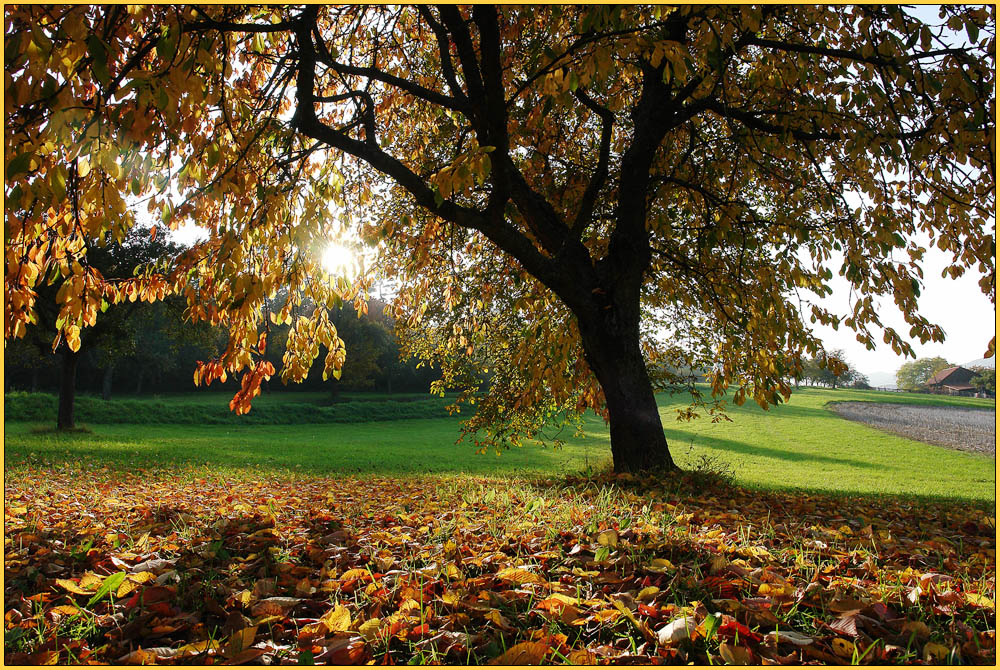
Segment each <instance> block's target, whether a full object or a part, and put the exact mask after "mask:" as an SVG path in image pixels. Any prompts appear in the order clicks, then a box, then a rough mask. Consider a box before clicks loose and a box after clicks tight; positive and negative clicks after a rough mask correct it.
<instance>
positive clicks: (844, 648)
mask: <svg viewBox="0 0 1000 670" xmlns="http://www.w3.org/2000/svg"><path fill="white" fill-rule="evenodd" d="M855 651H856V648H855V647H854V645H853V644H852V643H850V642H848V641H847V640H845V639H844V638H842V637H835V638H833V653H835V654H836V655H837V656H840V657H841V658H853V656H854V652H855Z"/></svg>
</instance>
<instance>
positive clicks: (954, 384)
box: [927, 365, 976, 395]
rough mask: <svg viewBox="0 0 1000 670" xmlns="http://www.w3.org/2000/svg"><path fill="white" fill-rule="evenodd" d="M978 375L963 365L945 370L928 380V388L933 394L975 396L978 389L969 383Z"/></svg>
mask: <svg viewBox="0 0 1000 670" xmlns="http://www.w3.org/2000/svg"><path fill="white" fill-rule="evenodd" d="M975 376H976V373H975V372H973V371H972V370H969V369H968V368H963V367H962V366H961V365H956V366H954V367H950V368H945V369H944V370H941V371H940V372H938V373H937V374H936V375H934V376H933V377H931V378H930V379H928V380H927V388H928V389H929V390H930V392H931V393H942V394H944V395H973V394H974V393H975V392H976V387H975V386H973V385H972V384H970V383H969V382H970V381H971V380H972V378H973V377H975Z"/></svg>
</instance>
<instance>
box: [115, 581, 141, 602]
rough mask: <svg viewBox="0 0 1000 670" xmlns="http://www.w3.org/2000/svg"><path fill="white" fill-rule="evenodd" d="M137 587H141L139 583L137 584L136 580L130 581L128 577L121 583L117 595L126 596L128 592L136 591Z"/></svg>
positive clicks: (118, 596) (119, 596)
mask: <svg viewBox="0 0 1000 670" xmlns="http://www.w3.org/2000/svg"><path fill="white" fill-rule="evenodd" d="M137 588H139V585H138V584H136V583H135V582H130V581H129V580H127V579H126V580H124V581H123V582H122V583H121V584H119V586H118V590H117V591H116V592H115V597H116V598H124V597H125V596H127V595H128V594H130V593H132V592H133V591H135V590H136V589H137Z"/></svg>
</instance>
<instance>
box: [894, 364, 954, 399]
mask: <svg viewBox="0 0 1000 670" xmlns="http://www.w3.org/2000/svg"><path fill="white" fill-rule="evenodd" d="M950 366H951V363H949V362H948V361H946V360H945V359H943V358H941V357H940V356H935V357H933V358H918V359H917V360H915V361H910V362H909V363H903V365H902V366H900V368H899V370H897V371H896V386H898V387H899V388H901V389H904V390H906V391H917V390H920V389H923V388H925V387H926V386H927V382H928V381H929V380H930V378H931V377H933V376H934V375H936V374H937V373H938V372H940V371H941V370H944V369H945V368H947V367H950Z"/></svg>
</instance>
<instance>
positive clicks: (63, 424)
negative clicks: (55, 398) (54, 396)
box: [56, 347, 80, 430]
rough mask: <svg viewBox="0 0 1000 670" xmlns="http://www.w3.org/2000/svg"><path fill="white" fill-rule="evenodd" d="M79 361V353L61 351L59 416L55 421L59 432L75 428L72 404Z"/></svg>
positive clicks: (68, 350) (66, 350)
mask: <svg viewBox="0 0 1000 670" xmlns="http://www.w3.org/2000/svg"><path fill="white" fill-rule="evenodd" d="M79 361H80V352H79V351H71V350H70V348H69V347H66V348H65V349H64V350H63V357H62V371H61V375H60V380H59V415H58V418H57V419H56V428H58V429H59V430H72V429H73V428H75V427H76V423H75V422H74V419H73V402H74V400H75V399H76V366H77V363H78V362H79Z"/></svg>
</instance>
